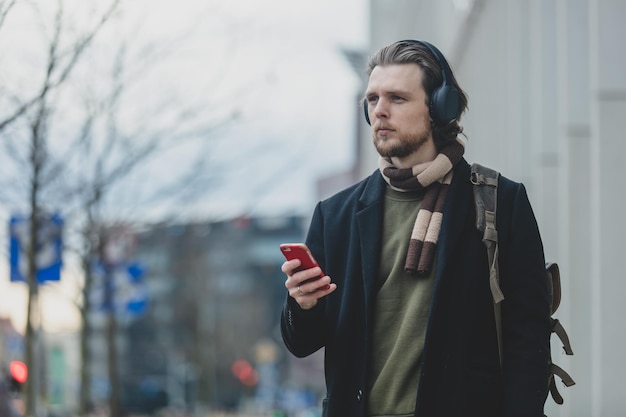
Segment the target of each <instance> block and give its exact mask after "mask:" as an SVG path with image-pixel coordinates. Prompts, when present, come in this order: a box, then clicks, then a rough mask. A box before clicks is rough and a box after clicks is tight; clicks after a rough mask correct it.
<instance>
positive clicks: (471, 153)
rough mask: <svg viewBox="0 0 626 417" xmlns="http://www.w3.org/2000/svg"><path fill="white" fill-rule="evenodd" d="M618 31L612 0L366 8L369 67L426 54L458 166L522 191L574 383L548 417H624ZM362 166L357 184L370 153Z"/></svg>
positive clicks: (621, 12)
mask: <svg viewBox="0 0 626 417" xmlns="http://www.w3.org/2000/svg"><path fill="white" fill-rule="evenodd" d="M624 22H626V1H624V0H553V1H545V0H497V1H496V0H473V1H472V0H421V1H416V0H412V1H411V0H402V1H401V0H370V37H371V39H370V46H371V47H370V51H369V52H370V54H371V53H373V52H374V51H375V50H377V49H378V48H379V47H381V46H383V45H386V44H388V43H390V42H393V41H395V40H398V39H404V38H413V39H424V40H429V41H431V42H432V43H434V44H435V45H437V46H438V47H439V48H440V49H441V50H442V52H443V53H444V55H446V56H447V57H448V59H449V61H450V63H451V65H452V67H453V70H454V72H455V75H456V76H457V78H458V79H459V82H460V84H461V86H462V87H463V88H464V90H466V92H467V93H468V96H469V111H468V113H467V114H466V115H465V116H464V119H463V125H464V127H465V132H466V134H467V135H468V137H469V145H468V149H467V153H466V157H467V159H468V160H470V161H476V162H481V163H483V164H486V165H489V166H492V167H494V168H496V169H498V170H500V171H501V172H503V173H504V175H506V176H508V177H510V178H512V179H514V180H517V181H521V182H523V183H524V184H525V185H526V187H527V189H528V193H529V196H530V199H531V202H532V203H533V207H534V209H535V214H536V216H537V219H538V222H539V226H540V228H541V232H542V237H543V240H544V246H545V251H546V257H547V258H548V259H551V260H556V261H558V262H559V264H560V266H561V273H562V279H563V286H564V288H563V296H564V299H563V302H562V304H561V307H560V309H559V312H558V313H557V316H558V317H559V318H560V319H561V321H562V322H563V323H564V324H565V325H566V328H567V329H568V330H569V333H570V338H571V340H572V343H573V348H574V353H575V356H574V357H573V358H568V357H566V356H564V355H562V353H561V352H562V351H561V349H560V346H558V340H557V338H556V337H554V338H553V345H554V346H555V347H554V351H553V357H554V359H555V361H556V362H557V363H559V364H562V365H563V367H564V368H565V369H567V370H569V371H571V374H572V376H573V377H574V379H575V380H576V382H577V384H576V385H575V386H574V387H571V388H564V387H563V388H562V389H561V393H562V394H563V396H564V397H565V404H564V405H563V406H556V405H554V404H553V403H552V401H551V400H550V399H549V400H548V402H547V404H548V405H547V407H546V413H547V415H549V416H551V417H554V416H576V417H578V416H581V417H582V416H585V417H587V416H592V417H613V416H616V415H623V414H624V413H625V412H626V397H625V396H624V395H623V389H622V388H621V384H620V380H619V377H620V375H626V359H624V357H623V354H622V352H623V351H624V350H625V348H626V334H625V333H624V332H623V331H622V327H623V326H621V324H620V320H621V318H622V317H624V316H625V315H626V303H624V302H623V301H622V299H623V298H624V297H625V295H626V279H625V278H626V273H624V268H622V266H621V259H620V255H621V249H622V246H621V245H620V243H621V241H622V240H623V236H625V235H626V221H625V220H624V218H623V217H621V216H620V214H621V212H622V211H623V207H624V206H625V203H626V193H625V191H626V182H625V181H624V180H623V179H622V176H621V175H620V173H621V172H620V168H621V165H622V164H623V162H622V161H623V160H624V158H625V156H626V139H624V138H623V131H622V129H621V124H622V123H623V120H624V119H625V117H626V78H625V77H626V53H625V47H624V45H625V44H626V24H625V23H624ZM368 137H369V135H368ZM368 137H365V138H363V140H365V141H368V143H369V138H368ZM361 158H362V160H363V161H364V163H363V172H362V175H366V174H369V173H370V172H371V171H372V170H373V169H375V167H376V162H375V161H376V154H375V151H374V150H373V148H372V147H371V146H369V147H368V146H365V147H363V151H362V155H361Z"/></svg>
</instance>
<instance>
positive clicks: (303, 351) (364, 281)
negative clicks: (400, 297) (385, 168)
mask: <svg viewBox="0 0 626 417" xmlns="http://www.w3.org/2000/svg"><path fill="white" fill-rule="evenodd" d="M469 179H470V167H469V165H468V163H467V162H466V161H465V160H464V159H463V160H461V161H460V162H459V163H458V164H457V166H456V167H455V172H454V177H453V179H452V183H451V185H450V189H449V192H448V196H447V198H446V202H445V207H444V215H443V224H442V229H441V232H440V235H439V243H438V246H437V265H436V277H435V280H436V281H435V288H434V292H433V300H432V305H431V311H430V316H429V320H428V329H427V334H426V343H425V350H424V355H423V362H422V366H421V379H420V387H419V389H418V392H416V393H415V395H416V398H417V405H416V411H415V416H418V417H437V416H442V417H462V416H468V417H469V416H482V417H496V416H497V417H501V416H506V417H513V416H520V417H521V416H525V417H542V416H543V404H544V402H545V400H546V397H547V393H548V376H549V366H550V365H549V363H550V349H549V342H550V320H549V315H550V311H549V308H550V307H549V305H550V293H549V289H548V285H547V280H546V278H545V269H544V255H543V246H542V242H541V238H540V235H539V230H538V227H537V223H536V220H535V217H534V214H533V212H532V208H531V206H530V203H529V201H528V197H527V195H526V190H525V188H524V186H523V185H522V184H519V183H516V182H513V181H511V180H509V179H507V178H505V177H501V178H500V183H499V187H498V202H497V204H498V206H497V219H496V222H497V223H496V224H497V228H498V234H499V252H500V253H499V266H500V280H501V288H502V291H503V293H504V296H505V300H504V301H503V302H502V326H503V366H502V368H501V366H500V362H499V355H498V347H497V336H496V330H495V320H494V312H493V301H492V295H491V291H490V288H489V278H488V277H489V272H488V266H487V263H488V262H487V251H486V249H485V246H484V244H483V242H482V240H481V236H480V233H479V232H478V231H477V229H476V226H475V215H476V214H475V209H474V200H473V194H472V193H473V191H472V184H471V183H470V181H469ZM385 187H386V183H385V182H384V180H383V178H382V176H381V175H380V173H378V171H377V172H375V173H373V174H372V175H371V176H370V177H368V178H366V179H365V180H363V181H362V182H360V183H358V184H355V185H354V186H352V187H350V188H348V189H346V190H344V191H342V192H340V193H338V194H336V195H335V196H333V197H331V198H329V199H328V200H325V201H322V202H320V203H318V205H317V206H316V208H315V212H314V214H313V218H312V221H311V225H310V228H309V233H308V236H307V241H306V242H307V244H308V245H309V247H310V249H311V251H312V252H313V255H314V256H315V257H316V258H317V260H318V262H319V263H320V266H321V267H322V270H323V271H324V272H325V273H326V274H328V275H329V276H330V277H331V279H332V280H333V282H335V283H336V284H337V289H336V290H335V291H334V292H333V293H332V294H330V295H328V296H327V297H325V298H322V299H321V300H320V301H319V302H318V304H317V305H316V306H315V307H314V308H313V309H311V310H307V311H305V310H302V309H301V308H300V307H299V306H298V304H297V303H296V302H295V300H294V299H293V298H291V297H289V296H287V300H286V302H285V305H284V307H283V311H282V316H281V330H282V335H283V340H284V342H285V345H286V346H287V348H288V349H289V350H290V351H291V352H292V353H293V354H294V355H295V356H298V357H304V356H307V355H310V354H311V353H313V352H315V351H317V350H318V349H320V348H324V349H325V376H326V388H327V396H326V398H325V399H324V405H323V407H324V410H323V415H324V416H329V417H360V416H365V415H366V414H365V413H366V404H367V395H368V392H367V389H368V387H367V379H366V375H367V372H368V357H369V355H370V353H369V346H370V343H369V342H370V338H371V324H372V314H373V307H374V303H375V298H376V284H375V283H376V282H377V271H378V269H379V268H378V267H379V258H380V253H381V236H382V218H383V209H384V207H383V201H384V193H385Z"/></svg>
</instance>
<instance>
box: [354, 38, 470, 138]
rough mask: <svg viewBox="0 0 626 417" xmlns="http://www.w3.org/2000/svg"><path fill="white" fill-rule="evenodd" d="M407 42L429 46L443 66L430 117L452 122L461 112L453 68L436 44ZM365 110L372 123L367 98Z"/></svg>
mask: <svg viewBox="0 0 626 417" xmlns="http://www.w3.org/2000/svg"><path fill="white" fill-rule="evenodd" d="M401 42H405V43H417V44H420V45H423V46H425V47H426V48H428V50H429V51H430V53H431V54H432V55H433V56H434V57H435V59H436V60H437V62H438V63H439V67H440V68H441V78H442V82H441V85H440V86H439V87H437V88H435V89H434V90H433V92H432V94H431V95H430V99H429V112H430V117H431V119H432V120H433V122H434V123H435V124H436V125H440V126H444V125H447V124H450V123H452V122H453V121H454V120H456V118H457V117H458V116H459V114H460V112H461V97H460V93H459V90H457V88H456V87H455V86H454V85H453V84H452V82H451V80H452V70H451V69H450V65H448V61H446V58H445V57H444V56H443V54H442V53H441V52H440V51H439V49H437V48H436V47H435V46H434V45H432V44H430V43H428V42H424V41H418V40H410V39H409V40H404V41H401ZM363 111H364V113H365V120H366V121H367V124H371V123H370V118H369V112H368V104H367V100H364V101H363Z"/></svg>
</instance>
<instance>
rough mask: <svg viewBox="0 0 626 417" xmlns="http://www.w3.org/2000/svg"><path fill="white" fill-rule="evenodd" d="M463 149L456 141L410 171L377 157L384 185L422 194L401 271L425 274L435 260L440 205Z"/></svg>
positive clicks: (440, 218) (439, 225)
mask: <svg viewBox="0 0 626 417" xmlns="http://www.w3.org/2000/svg"><path fill="white" fill-rule="evenodd" d="M464 151H465V146H464V144H463V142H461V140H460V139H457V140H456V141H454V142H452V143H450V144H448V145H446V146H444V147H443V148H442V149H441V150H440V152H439V154H438V155H437V156H436V157H435V159H434V160H432V161H430V162H426V163H423V164H418V165H415V166H413V167H412V168H397V167H395V166H394V165H393V164H392V163H391V160H390V159H387V158H383V157H381V158H380V159H379V161H378V166H379V169H380V172H381V174H382V175H383V178H384V179H385V181H387V184H389V186H390V187H391V188H393V189H394V190H398V191H425V194H424V199H423V201H422V206H421V207H420V209H419V211H418V213H417V218H416V219H415V225H414V226H413V231H412V232H411V241H410V242H409V250H408V253H407V256H406V263H405V266H404V269H405V270H406V271H407V272H412V273H417V274H418V275H424V274H428V273H429V272H430V269H431V267H432V263H433V260H434V258H435V250H436V248H437V240H438V239H439V231H440V230H441V221H442V218H443V204H444V202H445V200H446V195H447V194H448V188H449V187H450V182H451V181H452V175H453V173H454V170H453V168H454V166H455V165H456V163H457V162H459V161H460V160H461V158H462V157H463V153H464Z"/></svg>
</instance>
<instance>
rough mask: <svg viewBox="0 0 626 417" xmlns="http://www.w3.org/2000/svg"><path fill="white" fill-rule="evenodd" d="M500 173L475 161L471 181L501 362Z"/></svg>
mask: <svg viewBox="0 0 626 417" xmlns="http://www.w3.org/2000/svg"><path fill="white" fill-rule="evenodd" d="M499 177H500V173H499V172H497V171H494V170H493V169H490V168H487V167H484V166H482V165H480V164H476V163H474V164H472V167H471V177H470V182H471V183H472V184H474V203H475V205H476V228H477V229H478V230H479V231H481V232H482V234H483V243H484V244H485V246H486V247H487V258H488V261H489V287H490V288H491V294H492V296H493V311H494V317H495V320H496V331H497V335H498V353H499V355H500V365H502V318H501V317H502V315H501V313H500V310H501V308H500V303H501V302H502V300H504V294H502V290H501V289H500V272H499V267H498V231H497V229H496V205H497V201H498V178H499Z"/></svg>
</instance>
